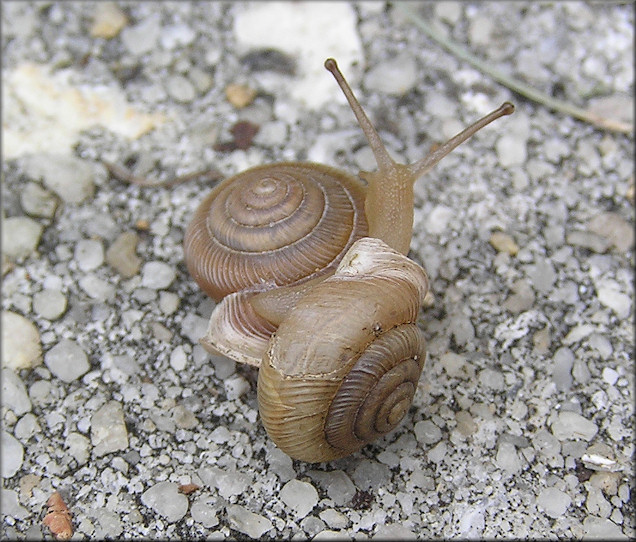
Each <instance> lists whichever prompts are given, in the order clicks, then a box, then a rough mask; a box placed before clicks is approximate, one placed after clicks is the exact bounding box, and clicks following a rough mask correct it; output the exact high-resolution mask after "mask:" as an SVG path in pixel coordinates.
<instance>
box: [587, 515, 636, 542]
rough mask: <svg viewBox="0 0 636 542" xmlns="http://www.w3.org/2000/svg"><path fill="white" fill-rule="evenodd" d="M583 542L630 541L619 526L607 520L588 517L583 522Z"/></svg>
mask: <svg viewBox="0 0 636 542" xmlns="http://www.w3.org/2000/svg"><path fill="white" fill-rule="evenodd" d="M583 528H584V529H585V540H630V538H629V537H628V536H625V535H624V534H623V531H622V529H621V528H620V526H619V525H616V523H614V522H612V521H611V520H609V519H602V518H598V517H595V516H588V517H586V518H585V519H584V520H583Z"/></svg>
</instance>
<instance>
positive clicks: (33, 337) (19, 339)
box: [2, 311, 42, 371]
mask: <svg viewBox="0 0 636 542" xmlns="http://www.w3.org/2000/svg"><path fill="white" fill-rule="evenodd" d="M40 363H42V346H41V344H40V332H39V331H38V328H37V327H36V326H35V324H33V322H31V321H30V320H27V319H26V318H25V317H24V316H22V315H20V314H18V313H15V312H12V311H2V366H3V367H8V368H9V369H13V370H15V371H17V370H19V369H28V368H30V367H35V366H36V365H39V364H40Z"/></svg>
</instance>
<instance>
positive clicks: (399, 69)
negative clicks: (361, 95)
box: [365, 52, 420, 96]
mask: <svg viewBox="0 0 636 542" xmlns="http://www.w3.org/2000/svg"><path fill="white" fill-rule="evenodd" d="M419 79H420V74H419V71H418V68H417V62H416V61H415V58H414V57H413V55H412V54H410V53H407V52H402V53H399V54H398V55H397V56H395V57H393V58H390V59H388V60H386V61H385V62H381V63H379V64H377V65H375V66H374V67H372V68H371V69H370V70H369V71H368V72H367V75H366V77H365V84H366V86H367V88H369V89H370V90H377V91H378V92H382V93H385V94H393V95H395V96H403V95H405V94H407V93H408V92H409V91H410V90H411V89H413V87H415V85H416V84H417V82H418V81H419Z"/></svg>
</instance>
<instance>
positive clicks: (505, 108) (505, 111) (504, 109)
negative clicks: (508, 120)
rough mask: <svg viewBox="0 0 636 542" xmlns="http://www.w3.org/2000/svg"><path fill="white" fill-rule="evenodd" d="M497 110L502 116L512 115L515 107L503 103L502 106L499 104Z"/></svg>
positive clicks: (508, 103)
mask: <svg viewBox="0 0 636 542" xmlns="http://www.w3.org/2000/svg"><path fill="white" fill-rule="evenodd" d="M499 110H500V111H501V114H502V115H512V114H513V113H514V112H515V106H514V104H512V103H510V102H504V103H503V104H501V107H500V108H499Z"/></svg>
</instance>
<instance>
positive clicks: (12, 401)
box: [2, 369, 31, 416]
mask: <svg viewBox="0 0 636 542" xmlns="http://www.w3.org/2000/svg"><path fill="white" fill-rule="evenodd" d="M2 406H3V407H7V408H9V409H11V410H12V411H13V413H14V414H15V415H16V416H22V414H24V413H26V412H30V410H31V399H29V394H28V393H27V390H26V386H25V385H24V382H22V380H20V378H19V377H18V375H16V374H15V373H14V372H13V371H12V370H11V369H2Z"/></svg>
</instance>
